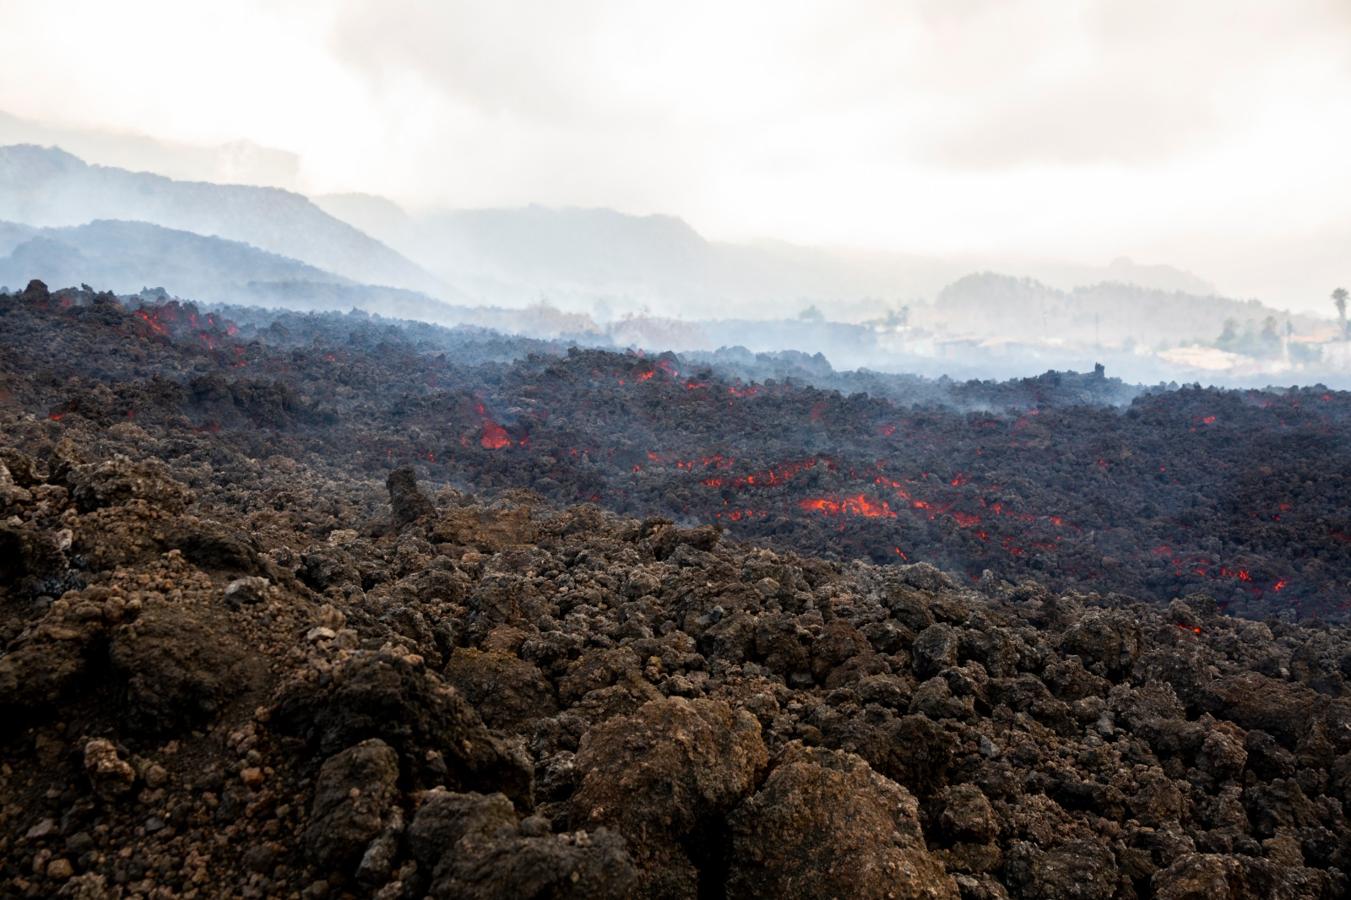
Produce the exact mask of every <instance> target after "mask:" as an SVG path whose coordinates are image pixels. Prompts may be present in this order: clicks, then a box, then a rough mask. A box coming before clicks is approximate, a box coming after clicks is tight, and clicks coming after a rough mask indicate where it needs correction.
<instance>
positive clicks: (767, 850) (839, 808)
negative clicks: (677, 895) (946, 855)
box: [727, 744, 958, 900]
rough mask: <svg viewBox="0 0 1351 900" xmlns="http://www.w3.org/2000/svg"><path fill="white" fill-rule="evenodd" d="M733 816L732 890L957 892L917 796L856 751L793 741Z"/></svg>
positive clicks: (736, 893)
mask: <svg viewBox="0 0 1351 900" xmlns="http://www.w3.org/2000/svg"><path fill="white" fill-rule="evenodd" d="M729 823H730V826H731V831H732V853H731V858H730V863H731V868H730V872H729V874H728V880H727V895H728V896H729V897H764V896H779V897H785V896H802V897H806V896H849V897H878V898H882V897H895V898H940V897H941V898H953V900H955V898H956V897H957V896H958V893H957V886H956V885H955V884H954V882H953V881H952V879H951V877H949V876H948V875H947V874H946V873H945V872H944V871H943V866H942V864H941V863H940V862H939V861H938V860H937V859H935V858H934V857H933V856H931V855H930V854H929V852H928V850H927V848H926V847H925V843H924V835H923V832H922V830H921V828H920V824H919V804H918V802H917V801H916V800H915V798H914V797H913V796H911V794H910V793H909V792H908V791H906V790H905V788H903V787H901V786H900V785H898V784H896V783H895V782H892V781H889V780H888V779H886V778H883V777H882V776H881V775H878V774H877V773H876V772H874V771H873V770H872V769H870V768H869V767H868V764H867V763H865V762H864V761H863V760H862V759H860V758H859V757H857V756H854V755H853V754H848V753H840V752H837V751H830V750H820V749H812V748H807V747H803V746H801V745H800V744H792V745H790V746H789V747H788V748H787V749H786V750H785V751H784V753H783V754H782V756H781V757H780V758H779V759H777V760H775V763H774V767H773V769H772V770H771V771H770V774H769V778H768V779H767V780H766V781H765V784H764V786H763V787H762V788H761V789H760V791H759V792H757V793H756V794H755V795H754V796H753V797H751V798H750V799H749V800H747V801H746V802H745V803H744V804H742V805H741V806H740V807H738V808H737V809H736V810H735V811H734V812H733V813H732V815H731V816H730V817H729Z"/></svg>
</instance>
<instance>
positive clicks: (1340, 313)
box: [1332, 287, 1351, 337]
mask: <svg viewBox="0 0 1351 900" xmlns="http://www.w3.org/2000/svg"><path fill="white" fill-rule="evenodd" d="M1349 296H1351V294H1348V293H1347V292H1346V288H1344V287H1339V288H1337V290H1335V291H1333V292H1332V303H1333V305H1334V306H1336V307H1337V318H1339V319H1341V320H1342V335H1343V336H1344V337H1351V329H1348V328H1347V325H1346V298H1347V297H1349Z"/></svg>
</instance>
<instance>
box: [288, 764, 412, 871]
mask: <svg viewBox="0 0 1351 900" xmlns="http://www.w3.org/2000/svg"><path fill="white" fill-rule="evenodd" d="M398 778H399V757H398V754H396V753H395V752H394V750H393V749H391V748H390V746H389V745H388V744H386V743H385V742H384V741H381V740H379V739H378V738H371V739H369V740H365V741H362V742H361V743H359V744H357V745H356V746H354V747H350V748H348V749H346V750H343V751H342V752H340V753H337V754H334V755H333V756H331V757H329V758H328V759H327V760H325V762H324V765H323V767H322V768H321V769H320V770H319V779H318V781H317V782H316V783H315V788H314V802H313V805H312V807H311V809H310V824H309V827H308V828H307V829H306V830H305V835H304V838H303V842H304V847H305V855H306V856H307V857H308V858H309V859H310V861H311V862H313V863H314V864H315V865H316V866H319V867H320V868H321V869H324V870H330V871H339V872H347V873H353V872H355V871H356V868H357V866H358V865H359V864H360V863H361V860H362V857H363V855H364V854H365V853H366V850H367V847H369V846H370V844H371V842H372V841H374V840H375V839H376V838H377V837H379V835H380V833H381V832H382V831H383V830H384V829H385V826H386V824H387V822H388V820H389V818H390V816H391V815H392V813H393V811H394V802H395V799H396V796H397V792H396V782H397V781H398Z"/></svg>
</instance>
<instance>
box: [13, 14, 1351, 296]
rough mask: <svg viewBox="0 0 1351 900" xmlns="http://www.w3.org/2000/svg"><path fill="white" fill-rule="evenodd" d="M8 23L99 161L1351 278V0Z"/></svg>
mask: <svg viewBox="0 0 1351 900" xmlns="http://www.w3.org/2000/svg"><path fill="white" fill-rule="evenodd" d="M0 18H2V20H3V23H4V27H3V28H0V52H3V53H4V55H5V58H6V61H7V67H8V69H9V71H10V72H11V76H10V77H8V78H6V79H4V80H3V81H0V109H3V110H4V111H6V112H8V113H11V114H13V115H15V116H18V117H21V118H22V119H23V120H26V121H28V122H34V123H41V124H43V125H44V126H48V127H51V128H56V129H61V128H66V129H79V130H81V131H82V132H84V133H85V146H83V147H77V148H74V149H78V150H81V151H82V153H83V155H84V156H85V157H86V158H88V159H89V160H90V161H92V162H105V161H106V162H110V163H115V164H118V165H127V166H130V167H133V168H136V167H138V163H139V167H143V168H152V169H153V168H155V165H154V163H155V159H154V158H153V157H154V155H155V154H154V153H153V152H152V145H151V144H150V142H145V143H143V144H136V143H135V142H132V143H128V142H127V141H126V140H125V139H123V140H121V143H118V142H117V141H116V140H114V138H115V137H116V136H118V135H121V136H123V137H124V138H125V136H126V135H128V134H139V135H148V136H154V137H155V138H156V139H160V140H169V141H174V142H179V143H181V144H185V145H190V146H211V145H217V144H222V143H234V142H240V141H244V142H248V143H247V144H241V145H238V146H243V147H252V146H254V145H256V147H258V148H269V151H280V152H268V151H261V150H260V151H259V154H261V156H259V157H258V158H260V159H262V160H264V161H265V162H266V163H267V166H265V167H258V166H255V167H254V168H253V169H249V168H248V167H247V166H246V167H244V168H242V169H241V170H240V172H239V173H238V175H239V176H240V177H241V179H247V180H253V181H265V182H271V183H276V184H279V185H281V186H286V187H291V188H294V189H297V190H301V191H304V192H307V193H311V194H325V193H334V192H364V193H372V194H379V195H384V196H387V197H390V198H392V199H394V200H395V201H397V202H399V203H400V204H403V205H405V206H406V207H409V208H411V209H414V210H428V209H432V208H476V207H499V206H508V207H510V206H520V205H525V204H531V203H538V204H544V205H550V206H567V205H576V206H586V207H591V206H605V207H612V208H615V209H618V210H621V211H626V212H632V213H663V214H670V215H675V216H679V217H682V218H684V219H685V220H687V221H688V222H690V224H691V225H693V226H694V227H695V228H697V229H698V230H699V231H700V232H701V233H704V234H706V235H709V236H711V237H715V238H722V239H734V240H747V239H761V238H766V239H782V240H789V241H794V242H800V243H808V244H823V245H834V246H840V247H850V248H857V249H861V250H887V251H900V252H905V253H912V254H927V255H940V256H946V257H950V258H961V259H968V258H969V259H972V260H975V261H978V262H983V263H988V264H994V263H996V262H1008V261H1018V260H1024V261H1027V260H1055V261H1062V262H1072V263H1082V264H1103V263H1106V262H1107V261H1108V260H1110V259H1112V258H1114V257H1117V256H1130V257H1133V258H1135V259H1136V260H1138V261H1142V262H1147V263H1167V264H1171V265H1175V266H1179V267H1183V268H1186V269H1189V270H1191V271H1194V272H1196V273H1197V274H1198V275H1200V276H1202V277H1203V278H1205V279H1207V280H1209V281H1210V282H1212V283H1213V284H1215V286H1216V287H1217V288H1218V289H1219V290H1220V291H1221V292H1222V293H1225V294H1228V295H1231V296H1239V297H1259V298H1261V299H1262V300H1263V301H1265V302H1269V303H1274V304H1276V305H1280V306H1286V307H1289V308H1292V309H1304V310H1314V311H1318V312H1320V313H1323V314H1327V313H1329V312H1330V306H1329V302H1328V300H1327V296H1328V293H1329V291H1330V290H1331V288H1332V287H1333V286H1335V285H1336V284H1337V283H1339V282H1344V281H1346V280H1348V277H1349V276H1348V273H1347V267H1348V262H1347V248H1348V247H1351V153H1348V147H1349V146H1351V53H1348V52H1347V49H1346V48H1347V47H1348V46H1351V44H1348V41H1349V40H1351V5H1348V4H1347V3H1345V2H1339V0H1295V2H1283V3H1279V4H1275V3H1266V2H1233V0H1224V2H1189V3H1186V4H1178V3H1175V2H1138V0H1132V2H1096V3H1077V4H1066V3H1062V2H1043V0H1018V2H988V3H987V2H980V0H972V2H951V0H944V2H916V3H905V4H897V3H884V2H875V3H869V2H854V3H793V4H784V3H755V4H746V3H743V4H737V5H735V7H734V8H733V7H731V6H730V5H728V4H724V3H689V4H680V5H679V7H678V8H677V7H673V6H671V5H669V4H657V3H632V2H624V3H619V2H613V3H612V2H583V3H569V4H543V3H540V4H522V3H502V2H494V3H462V2H458V3H438V4H417V3H413V2H409V0H382V2H364V0H351V2H340V3H312V2H303V0H301V2H289V3H276V2H254V0H249V2H231V3H228V4H227V3H211V4H207V3H194V4H182V3H174V2H147V0H141V2H124V3H118V4H105V3H96V2H73V0H66V2H51V0H44V2H17V0H0ZM90 131H94V132H97V134H96V135H94V136H92V137H91V136H90V135H89V134H88V132H90ZM98 135H102V136H105V137H107V138H108V139H109V143H108V144H107V145H106V146H107V147H109V148H112V147H114V146H116V147H117V148H119V152H120V154H121V155H120V156H119V157H118V158H116V159H107V160H105V159H100V158H99V154H98V152H96V151H97V147H98V146H99V145H98V142H97V140H96V138H97V136H98ZM91 147H93V148H94V149H92V150H91ZM128 147H130V148H132V149H131V150H128V149H127V148H128ZM138 147H139V148H140V149H139V150H138V149H136V148H138ZM109 152H111V150H110V151H109ZM138 154H141V155H143V156H144V158H143V159H139V160H138V159H137V158H131V159H128V158H127V156H128V155H130V156H131V157H137V156H138ZM251 158H252V157H251ZM260 174H261V177H250V176H254V175H260Z"/></svg>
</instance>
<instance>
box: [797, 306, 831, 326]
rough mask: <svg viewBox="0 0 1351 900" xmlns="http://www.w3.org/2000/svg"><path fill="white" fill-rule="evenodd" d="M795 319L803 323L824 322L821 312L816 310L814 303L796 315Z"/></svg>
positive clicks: (824, 318)
mask: <svg viewBox="0 0 1351 900" xmlns="http://www.w3.org/2000/svg"><path fill="white" fill-rule="evenodd" d="M797 317H798V318H799V319H801V320H802V321H804V322H824V321H825V320H826V317H825V316H824V315H823V314H822V313H821V310H819V309H817V308H816V304H815V303H813V304H812V305H811V306H809V307H807V308H806V309H804V310H803V311H802V312H800V313H798V314H797Z"/></svg>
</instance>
